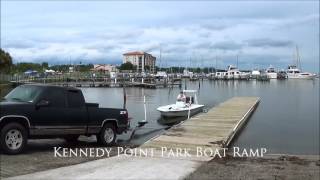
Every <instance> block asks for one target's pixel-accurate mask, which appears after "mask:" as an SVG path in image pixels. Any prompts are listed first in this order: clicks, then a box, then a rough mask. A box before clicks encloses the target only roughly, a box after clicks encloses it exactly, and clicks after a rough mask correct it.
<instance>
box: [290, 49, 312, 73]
mask: <svg viewBox="0 0 320 180" xmlns="http://www.w3.org/2000/svg"><path fill="white" fill-rule="evenodd" d="M293 64H295V65H290V66H288V69H287V78H288V79H314V78H315V77H316V74H312V73H309V72H301V60H300V55H299V49H298V46H296V61H295V62H294V63H293ZM297 65H299V67H300V69H299V68H298V67H297Z"/></svg>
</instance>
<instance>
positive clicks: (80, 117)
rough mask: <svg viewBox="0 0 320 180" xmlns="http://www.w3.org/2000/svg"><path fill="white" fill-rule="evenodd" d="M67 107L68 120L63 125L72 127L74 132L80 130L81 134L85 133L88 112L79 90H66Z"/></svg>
mask: <svg viewBox="0 0 320 180" xmlns="http://www.w3.org/2000/svg"><path fill="white" fill-rule="evenodd" d="M67 107H68V117H69V118H68V121H66V122H65V124H66V125H68V126H71V127H74V130H80V131H81V132H82V133H85V132H86V129H87V123H88V122H87V120H88V112H87V107H86V105H85V101H84V97H83V95H82V92H81V91H80V90H77V89H70V90H67Z"/></svg>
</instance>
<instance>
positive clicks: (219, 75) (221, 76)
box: [214, 71, 226, 79]
mask: <svg viewBox="0 0 320 180" xmlns="http://www.w3.org/2000/svg"><path fill="white" fill-rule="evenodd" d="M225 75H226V72H225V71H218V72H216V73H215V75H214V76H215V79H224V77H225Z"/></svg>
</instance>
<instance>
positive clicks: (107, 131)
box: [97, 123, 117, 146]
mask: <svg viewBox="0 0 320 180" xmlns="http://www.w3.org/2000/svg"><path fill="white" fill-rule="evenodd" d="M116 138H117V133H116V128H115V126H114V125H113V124H111V123H106V124H105V125H104V126H103V128H102V129H101V132H100V134H98V135H97V139H98V142H99V143H100V144H102V145H105V146H112V145H114V144H115V142H116Z"/></svg>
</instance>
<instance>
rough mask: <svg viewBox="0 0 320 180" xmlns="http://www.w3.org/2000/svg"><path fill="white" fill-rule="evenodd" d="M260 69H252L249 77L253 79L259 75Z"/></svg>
mask: <svg viewBox="0 0 320 180" xmlns="http://www.w3.org/2000/svg"><path fill="white" fill-rule="evenodd" d="M260 74H261V73H260V71H259V70H258V69H253V70H252V71H251V78H253V79H257V77H259V76H260Z"/></svg>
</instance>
